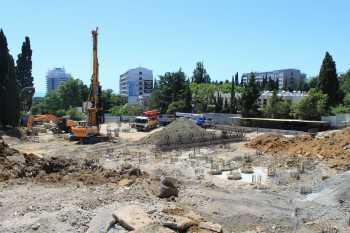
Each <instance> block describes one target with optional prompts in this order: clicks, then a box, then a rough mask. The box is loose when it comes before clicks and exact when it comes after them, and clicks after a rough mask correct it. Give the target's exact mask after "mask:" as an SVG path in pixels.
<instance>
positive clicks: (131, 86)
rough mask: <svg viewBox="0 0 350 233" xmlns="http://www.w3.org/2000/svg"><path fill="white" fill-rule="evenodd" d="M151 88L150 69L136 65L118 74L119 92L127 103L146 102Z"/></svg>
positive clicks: (151, 73) (151, 74) (151, 77)
mask: <svg viewBox="0 0 350 233" xmlns="http://www.w3.org/2000/svg"><path fill="white" fill-rule="evenodd" d="M152 90H153V72H152V70H149V69H146V68H142V67H138V68H134V69H130V70H128V71H126V72H125V73H124V74H122V75H120V79H119V93H120V95H122V96H125V97H126V98H127V99H128V103H129V104H143V103H147V102H148V100H149V97H150V96H151V94H152Z"/></svg>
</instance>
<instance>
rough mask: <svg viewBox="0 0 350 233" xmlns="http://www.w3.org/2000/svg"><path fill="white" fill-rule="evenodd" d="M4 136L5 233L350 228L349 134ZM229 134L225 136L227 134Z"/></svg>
mask: <svg viewBox="0 0 350 233" xmlns="http://www.w3.org/2000/svg"><path fill="white" fill-rule="evenodd" d="M37 127H38V128H40V129H41V130H40V132H39V133H38V135H36V136H26V135H25V134H24V133H23V132H21V131H20V130H13V131H15V132H11V131H6V132H4V131H3V132H1V134H2V138H1V142H0V160H1V163H0V166H1V168H0V180H1V183H0V185H1V186H0V197H1V199H0V200H1V203H0V210H1V211H0V215H1V216H0V219H1V222H0V232H16V233H18V232H203V233H204V232H349V225H350V216H349V208H350V196H349V182H348V180H349V176H350V173H349V172H348V171H347V170H348V169H349V162H350V144H349V143H350V129H348V128H345V129H342V130H335V131H324V132H321V133H317V134H316V135H310V134H300V135H295V134H293V135H292V134H290V135H288V134H284V135H283V134H277V133H275V134H270V133H267V134H266V133H257V132H256V131H250V132H249V131H248V130H247V129H245V130H243V129H238V128H237V127H233V126H232V127H226V128H225V129H220V127H218V129H203V128H201V127H199V126H197V125H196V124H195V123H194V122H193V121H191V120H188V119H184V118H180V119H177V120H175V121H174V122H172V123H170V124H169V125H167V126H165V127H160V128H158V129H155V130H153V131H150V132H137V131H136V130H135V129H134V128H130V125H129V124H127V123H118V124H103V125H101V132H102V133H104V134H106V135H107V131H110V130H112V131H114V129H118V131H119V134H118V137H115V136H111V138H110V140H109V141H106V142H101V143H96V144H89V145H84V144H79V142H76V141H69V140H67V139H66V134H57V133H53V132H52V131H51V130H50V127H52V126H50V124H43V125H38V126H37ZM227 128H230V129H231V131H230V133H228V131H227Z"/></svg>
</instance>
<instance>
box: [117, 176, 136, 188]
mask: <svg viewBox="0 0 350 233" xmlns="http://www.w3.org/2000/svg"><path fill="white" fill-rule="evenodd" d="M133 183H134V180H132V179H129V178H123V179H121V180H120V181H119V182H118V184H119V186H130V185H132V184H133Z"/></svg>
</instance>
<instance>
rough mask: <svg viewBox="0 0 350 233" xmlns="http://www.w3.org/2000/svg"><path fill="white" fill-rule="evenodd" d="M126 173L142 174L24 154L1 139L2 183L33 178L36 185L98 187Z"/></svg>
mask: <svg viewBox="0 0 350 233" xmlns="http://www.w3.org/2000/svg"><path fill="white" fill-rule="evenodd" d="M125 173H126V174H130V176H135V177H138V176H141V174H142V173H141V171H140V170H139V169H135V168H130V170H129V169H125V168H123V169H122V170H120V171H117V170H111V169H105V168H103V167H102V166H101V165H99V163H98V161H95V160H89V159H84V160H82V161H80V160H78V159H72V158H61V157H60V158H58V157H50V158H42V157H41V156H39V155H36V154H32V153H29V154H26V153H20V152H19V151H18V150H15V149H12V148H10V147H9V146H8V145H7V144H6V143H5V142H4V141H3V140H2V139H0V181H6V180H11V179H18V178H31V179H33V180H34V181H35V182H45V183H48V182H49V183H51V182H52V183H57V182H83V183H84V184H87V185H96V184H103V183H118V182H119V181H120V180H121V179H122V178H123V174H125ZM131 180H132V179H131ZM132 182H133V181H132ZM132 182H131V183H132ZM131 183H129V184H128V185H130V184H131Z"/></svg>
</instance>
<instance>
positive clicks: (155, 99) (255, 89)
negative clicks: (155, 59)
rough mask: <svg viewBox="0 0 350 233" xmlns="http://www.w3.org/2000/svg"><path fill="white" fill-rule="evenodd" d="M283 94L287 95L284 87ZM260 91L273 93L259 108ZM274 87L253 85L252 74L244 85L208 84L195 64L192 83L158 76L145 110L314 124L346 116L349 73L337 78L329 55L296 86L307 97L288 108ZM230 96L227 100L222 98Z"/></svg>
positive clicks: (173, 75) (178, 76)
mask: <svg viewBox="0 0 350 233" xmlns="http://www.w3.org/2000/svg"><path fill="white" fill-rule="evenodd" d="M282 89H283V90H288V89H287V87H283V88H282ZM264 90H269V91H273V94H272V96H271V97H270V98H268V101H267V103H266V104H265V105H264V106H263V108H260V106H259V105H258V102H257V101H258V98H259V97H260V95H261V93H262V92H263V91H264ZM278 90H279V86H278V83H277V82H276V81H274V80H272V79H268V78H267V77H266V78H264V79H263V82H262V83H257V82H256V80H255V75H254V73H251V74H250V76H249V79H248V82H247V83H243V82H242V80H240V81H239V78H238V73H236V74H235V75H233V76H232V79H231V81H228V80H226V81H224V82H217V81H215V82H213V81H212V80H211V78H210V75H209V74H208V73H207V71H206V69H205V68H204V65H203V62H198V63H197V64H196V67H195V69H194V71H193V75H192V76H191V78H188V77H187V76H186V75H185V73H184V72H183V71H182V70H181V69H180V70H179V71H177V72H167V73H165V74H164V75H161V76H159V79H158V80H156V82H155V87H154V91H153V93H152V95H151V98H150V105H149V108H157V109H159V110H160V111H161V112H162V113H174V112H176V111H185V112H198V113H201V112H218V113H237V112H240V113H241V114H242V115H243V116H249V117H271V118H299V119H309V120H319V119H320V118H321V116H322V115H327V114H335V113H339V112H350V70H349V71H348V72H346V73H345V74H341V75H339V76H338V74H337V70H336V64H335V62H334V60H333V58H332V56H331V55H330V54H329V53H328V52H326V54H325V57H324V59H323V62H322V65H321V68H320V72H319V75H318V76H317V77H314V78H311V79H310V80H309V81H308V82H305V81H304V82H300V83H299V85H298V87H297V88H296V90H300V91H304V92H307V95H306V96H305V97H303V98H302V99H301V100H300V101H299V102H297V103H296V104H293V103H292V102H291V101H290V100H285V99H283V98H281V97H279V96H278ZM227 94H229V99H228V98H227V96H226V97H225V98H224V95H227Z"/></svg>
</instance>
